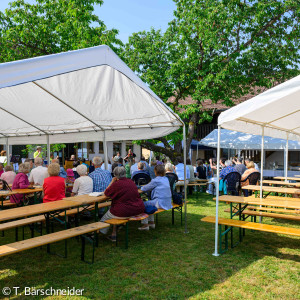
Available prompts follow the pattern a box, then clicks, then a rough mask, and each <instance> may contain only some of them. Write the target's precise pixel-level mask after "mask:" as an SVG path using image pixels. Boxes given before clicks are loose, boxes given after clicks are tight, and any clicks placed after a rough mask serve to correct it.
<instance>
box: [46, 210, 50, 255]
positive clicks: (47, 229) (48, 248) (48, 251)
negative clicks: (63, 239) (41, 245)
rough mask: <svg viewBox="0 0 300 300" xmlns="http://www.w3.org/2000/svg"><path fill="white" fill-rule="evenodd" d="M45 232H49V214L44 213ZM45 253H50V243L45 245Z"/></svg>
mask: <svg viewBox="0 0 300 300" xmlns="http://www.w3.org/2000/svg"><path fill="white" fill-rule="evenodd" d="M45 217H46V233H47V234H49V233H50V214H49V213H47V214H46V216H45ZM47 253H50V245H49V244H48V245H47Z"/></svg>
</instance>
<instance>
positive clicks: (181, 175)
mask: <svg viewBox="0 0 300 300" xmlns="http://www.w3.org/2000/svg"><path fill="white" fill-rule="evenodd" d="M177 163H178V164H177V165H176V167H175V173H176V175H177V176H178V180H179V181H178V182H176V189H177V192H182V191H183V187H184V164H183V158H182V157H177ZM185 169H186V184H188V183H189V179H190V169H189V167H188V166H186V168H185Z"/></svg>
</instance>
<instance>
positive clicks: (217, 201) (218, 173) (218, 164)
mask: <svg viewBox="0 0 300 300" xmlns="http://www.w3.org/2000/svg"><path fill="white" fill-rule="evenodd" d="M220 139H221V126H220V125H218V148H217V182H216V183H215V185H216V224H215V252H214V253H213V255H214V256H219V253H218V242H219V240H218V239H219V232H218V229H219V224H218V220H219V178H220Z"/></svg>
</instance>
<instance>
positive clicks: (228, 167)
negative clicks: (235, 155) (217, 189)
mask: <svg viewBox="0 0 300 300" xmlns="http://www.w3.org/2000/svg"><path fill="white" fill-rule="evenodd" d="M231 172H237V170H236V169H235V168H234V167H232V166H231V161H230V160H226V161H225V168H223V169H222V171H221V172H220V176H219V177H220V179H224V178H225V177H226V175H228V174H229V173H231Z"/></svg>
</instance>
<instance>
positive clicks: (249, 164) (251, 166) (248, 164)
mask: <svg viewBox="0 0 300 300" xmlns="http://www.w3.org/2000/svg"><path fill="white" fill-rule="evenodd" d="M246 167H247V170H246V171H245V172H244V173H243V175H242V178H241V186H246V185H249V180H246V179H247V177H248V176H249V175H250V174H252V173H254V172H257V170H256V169H255V165H254V162H253V161H248V162H246ZM244 180H246V181H244Z"/></svg>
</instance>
